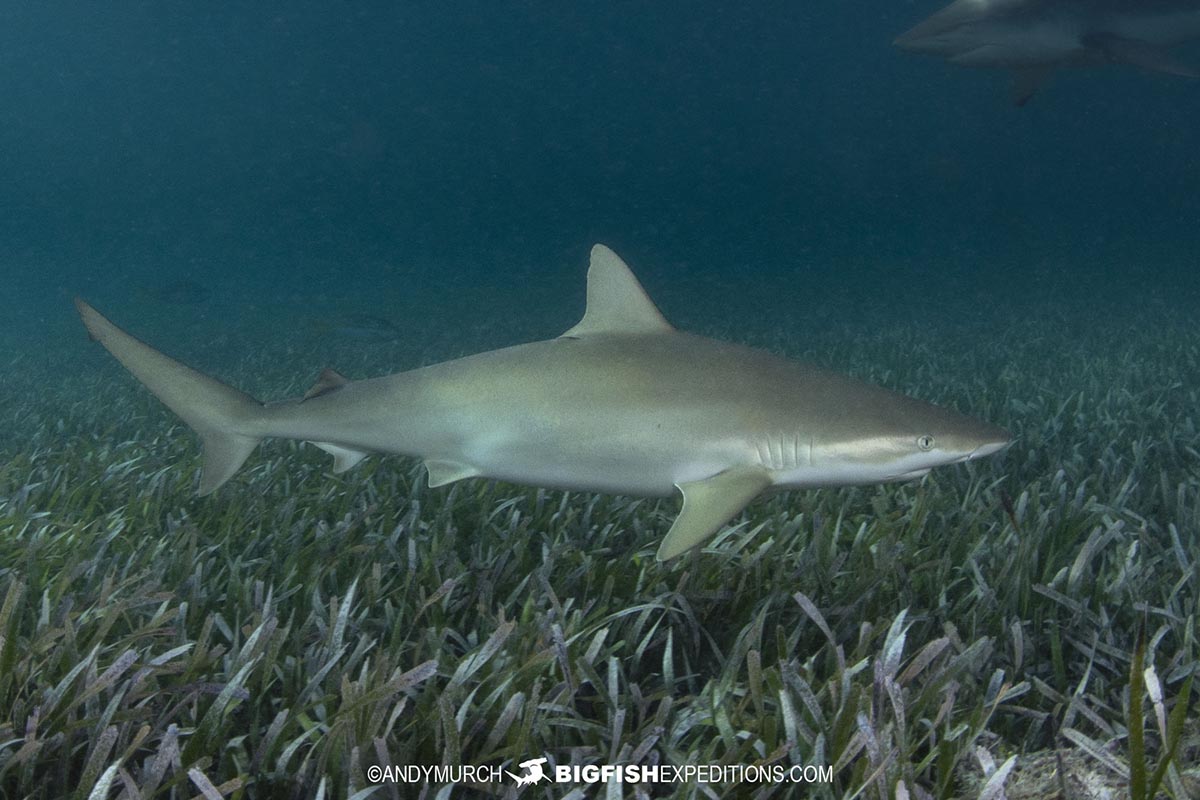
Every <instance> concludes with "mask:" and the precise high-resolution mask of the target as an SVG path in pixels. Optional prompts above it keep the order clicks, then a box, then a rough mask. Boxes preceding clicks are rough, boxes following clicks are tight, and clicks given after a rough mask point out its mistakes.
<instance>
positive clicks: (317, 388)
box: [301, 367, 350, 402]
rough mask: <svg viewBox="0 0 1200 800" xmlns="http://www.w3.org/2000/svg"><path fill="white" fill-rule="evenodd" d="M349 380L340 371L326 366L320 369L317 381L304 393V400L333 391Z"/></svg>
mask: <svg viewBox="0 0 1200 800" xmlns="http://www.w3.org/2000/svg"><path fill="white" fill-rule="evenodd" d="M349 382H350V381H348V380H346V378H345V376H344V375H342V374H341V373H339V372H336V371H334V370H332V369H329V368H328V367H326V368H325V369H323V370H321V374H320V375H318V376H317V382H316V383H314V384H313V385H312V388H311V389H309V390H308V391H307V392H305V393H304V400H312V399H313V398H314V397H320V396H321V395H323V394H329V393H330V392H335V391H337V390H338V389H340V388H342V387H343V386H345V385H346V384H347V383H349ZM304 400H301V402H304Z"/></svg>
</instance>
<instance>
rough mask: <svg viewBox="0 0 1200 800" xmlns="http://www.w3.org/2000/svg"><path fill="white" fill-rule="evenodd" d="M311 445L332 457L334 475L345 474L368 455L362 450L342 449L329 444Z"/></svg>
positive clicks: (339, 446) (336, 445)
mask: <svg viewBox="0 0 1200 800" xmlns="http://www.w3.org/2000/svg"><path fill="white" fill-rule="evenodd" d="M313 444H315V445H316V446H317V447H319V448H321V449H322V450H324V451H325V452H326V453H329V455H331V456H333V471H334V472H336V473H342V472H345V471H346V470H348V469H350V468H351V467H353V466H354V465H356V464H357V463H358V462H360V461H362V460H363V459H364V458H366V457H367V455H368V454H367V452H366V451H364V450H352V449H350V448H349V447H342V446H341V445H340V444H331V443H330V442H313Z"/></svg>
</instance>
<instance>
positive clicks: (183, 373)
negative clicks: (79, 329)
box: [75, 298, 262, 495]
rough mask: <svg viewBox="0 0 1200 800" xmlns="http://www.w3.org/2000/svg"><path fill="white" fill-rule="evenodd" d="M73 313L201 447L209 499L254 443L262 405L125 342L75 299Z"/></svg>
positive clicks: (140, 344) (203, 490) (131, 340)
mask: <svg viewBox="0 0 1200 800" xmlns="http://www.w3.org/2000/svg"><path fill="white" fill-rule="evenodd" d="M75 307H76V308H77V309H79V316H80V317H81V318H82V319H83V324H84V326H86V327H87V330H88V333H89V334H90V335H91V337H92V338H93V339H95V340H96V341H98V342H100V344H102V345H104V348H105V349H106V350H108V352H110V353H112V354H113V355H114V356H115V357H116V359H117V360H118V361H120V362H121V364H122V365H124V367H125V368H126V369H127V370H129V371H130V372H131V373H133V376H134V377H135V378H137V379H138V380H139V381H141V382H142V383H143V384H144V385H145V386H146V388H147V389H149V390H150V391H151V392H153V393H154V395H155V397H157V398H158V399H159V400H162V401H163V403H164V404H166V406H167V408H169V409H171V410H172V411H174V412H175V413H176V414H178V415H179V418H180V419H182V420H183V421H184V422H186V423H187V424H188V425H189V426H191V428H192V430H194V431H196V433H198V434H199V435H200V438H201V440H202V441H203V442H204V467H203V470H202V471H201V473H200V494H202V495H205V494H209V493H210V492H213V491H215V490H216V489H217V488H218V487H219V486H220V485H221V484H223V483H225V481H227V480H229V479H230V478H231V477H232V476H233V474H234V473H235V472H237V471H238V468H239V467H241V465H242V464H243V463H244V462H245V460H246V458H247V457H249V455H250V453H251V452H253V451H254V448H255V447H256V446H257V445H258V443H259V441H260V437H259V436H257V435H255V434H253V433H251V431H253V429H254V426H253V423H254V421H255V420H256V419H257V418H258V417H259V416H260V415H261V413H262V404H261V403H259V402H258V401H257V400H255V399H254V398H253V397H251V396H250V395H248V394H245V393H244V392H240V391H238V390H237V389H234V388H233V387H232V386H227V385H226V384H224V383H221V382H220V381H218V380H215V379H214V378H210V377H208V376H207V375H205V374H203V373H201V372H197V371H196V370H194V369H192V368H191V367H188V366H186V365H184V364H180V363H179V362H178V361H176V360H174V359H173V358H169V357H167V356H165V355H163V354H162V353H160V352H158V351H157V350H155V349H154V348H153V347H151V346H150V345H148V344H146V343H144V342H142V341H140V340H138V339H136V338H134V337H133V336H130V335H129V334H128V333H126V332H125V331H123V330H121V329H120V328H118V327H117V326H116V325H114V324H112V323H111V322H109V321H108V320H107V319H105V318H104V316H102V315H101V314H100V313H99V312H98V311H96V309H94V308H92V307H91V306H89V305H88V304H87V303H85V302H84V301H83V300H80V299H79V298H75Z"/></svg>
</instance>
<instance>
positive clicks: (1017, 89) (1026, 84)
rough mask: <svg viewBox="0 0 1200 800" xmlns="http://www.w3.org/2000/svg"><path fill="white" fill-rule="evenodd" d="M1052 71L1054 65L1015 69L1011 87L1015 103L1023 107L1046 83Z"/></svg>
mask: <svg viewBox="0 0 1200 800" xmlns="http://www.w3.org/2000/svg"><path fill="white" fill-rule="evenodd" d="M1052 72H1054V67H1049V66H1041V65H1039V66H1035V67H1023V68H1021V69H1017V70H1014V71H1013V82H1012V89H1011V93H1012V100H1013V104H1014V105H1016V106H1017V107H1019V108H1023V107H1024V106H1025V104H1026V103H1028V102H1029V101H1030V100H1031V99H1033V96H1034V95H1035V94H1037V93H1038V91H1039V90H1040V89H1041V88H1042V87H1043V86H1045V85H1046V82H1047V81H1049V80H1050V74H1051V73H1052Z"/></svg>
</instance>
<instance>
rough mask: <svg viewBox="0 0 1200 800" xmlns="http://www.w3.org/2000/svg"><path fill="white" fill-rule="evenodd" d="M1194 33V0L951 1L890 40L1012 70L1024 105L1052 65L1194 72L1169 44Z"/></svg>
mask: <svg viewBox="0 0 1200 800" xmlns="http://www.w3.org/2000/svg"><path fill="white" fill-rule="evenodd" d="M1197 38H1200V2H1197V0H956V2H954V3H951V4H950V5H949V6H947V7H945V8H943V9H942V10H941V11H939V12H937V13H936V14H934V15H933V16H931V17H929V18H928V19H926V20H925V21H923V22H921V23H920V24H919V25H917V26H916V27H914V28H912V29H911V30H909V31H907V32H905V33H903V34H901V35H900V36H899V37H898V38H897V39H896V45H897V46H898V47H900V48H902V49H904V50H910V51H913V52H917V53H927V54H930V55H936V56H941V57H943V58H945V59H946V60H947V61H950V62H951V63H954V64H961V65H963V66H971V67H997V68H1003V69H1011V70H1013V71H1014V74H1015V77H1016V80H1015V82H1014V86H1013V94H1014V99H1015V100H1016V102H1017V103H1018V104H1019V105H1024V103H1025V102H1027V101H1028V100H1029V99H1030V97H1032V96H1033V94H1034V93H1035V92H1036V91H1037V90H1038V88H1039V87H1040V86H1041V85H1042V84H1043V83H1044V82H1045V81H1046V80H1047V78H1048V77H1049V75H1050V74H1051V72H1053V70H1055V69H1057V68H1059V67H1072V66H1092V65H1098V64H1109V63H1116V64H1130V65H1133V66H1137V67H1141V68H1143V69H1149V70H1154V71H1158V72H1167V73H1171V74H1175V75H1184V76H1188V77H1193V78H1195V77H1200V74H1198V73H1197V72H1196V70H1195V69H1193V68H1192V67H1190V66H1187V65H1185V64H1183V63H1181V62H1179V61H1176V60H1175V59H1174V58H1173V57H1172V56H1171V55H1170V54H1169V52H1168V51H1169V49H1170V48H1171V47H1174V46H1175V45H1178V44H1182V43H1183V42H1187V41H1189V40H1192V39H1197Z"/></svg>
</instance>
